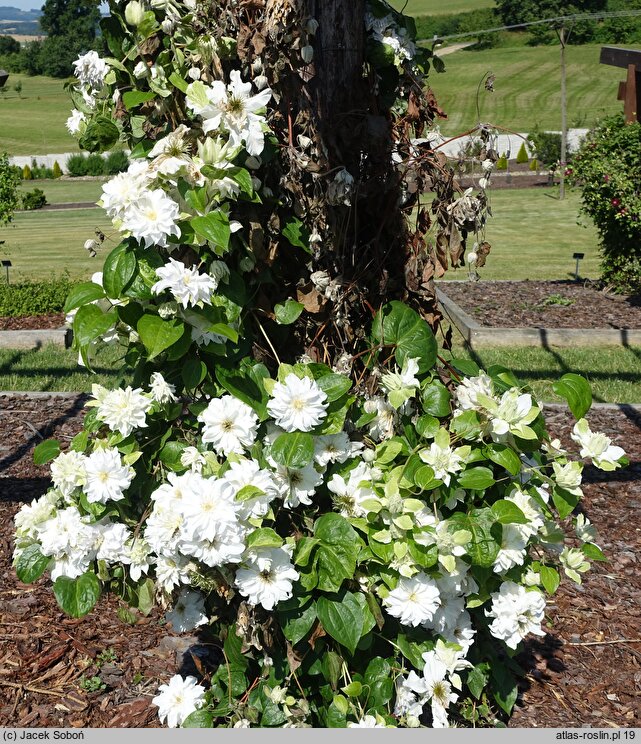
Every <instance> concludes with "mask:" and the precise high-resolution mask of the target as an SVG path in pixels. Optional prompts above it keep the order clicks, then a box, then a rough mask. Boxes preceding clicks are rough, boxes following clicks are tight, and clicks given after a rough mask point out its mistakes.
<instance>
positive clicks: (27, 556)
mask: <svg viewBox="0 0 641 744" xmlns="http://www.w3.org/2000/svg"><path fill="white" fill-rule="evenodd" d="M50 561H51V556H50V555H42V552H41V551H40V545H39V544H38V543H34V544H33V545H29V546H28V547H27V548H25V549H24V550H23V551H22V553H20V556H19V557H18V560H17V561H16V573H17V574H18V578H19V579H20V581H22V583H23V584H33V582H34V581H35V580H36V579H39V578H40V577H41V576H42V574H43V573H44V572H45V569H46V568H47V566H48V565H49V562H50Z"/></svg>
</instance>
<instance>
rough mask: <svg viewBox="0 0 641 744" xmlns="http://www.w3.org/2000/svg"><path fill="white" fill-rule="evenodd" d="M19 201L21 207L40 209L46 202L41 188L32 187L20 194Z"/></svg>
mask: <svg viewBox="0 0 641 744" xmlns="http://www.w3.org/2000/svg"><path fill="white" fill-rule="evenodd" d="M20 203H21V205H22V208H23V209H28V210H32V209H42V207H44V206H45V205H46V203H47V197H46V196H45V192H44V191H43V190H42V189H33V191H26V192H25V193H24V194H22V196H21V197H20Z"/></svg>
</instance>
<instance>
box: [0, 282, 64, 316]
mask: <svg viewBox="0 0 641 744" xmlns="http://www.w3.org/2000/svg"><path fill="white" fill-rule="evenodd" d="M74 285H75V282H72V281H71V280H70V279H69V277H61V278H57V279H53V280H52V281H48V282H20V283H18V284H6V283H5V282H2V283H1V284H0V317H4V318H20V317H24V316H27V315H49V314H51V313H60V312H62V309H63V307H64V304H65V300H66V299H67V295H68V294H69V292H70V290H71V288H72V287H73V286H74Z"/></svg>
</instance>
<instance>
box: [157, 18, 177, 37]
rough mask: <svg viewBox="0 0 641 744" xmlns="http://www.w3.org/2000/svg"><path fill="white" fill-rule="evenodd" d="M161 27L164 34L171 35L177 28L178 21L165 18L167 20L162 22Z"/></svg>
mask: <svg viewBox="0 0 641 744" xmlns="http://www.w3.org/2000/svg"><path fill="white" fill-rule="evenodd" d="M160 28H162V30H163V33H164V34H167V36H169V35H170V34H172V33H173V31H174V29H175V28H176V21H174V19H173V18H165V20H164V21H163V22H162V23H161V24H160Z"/></svg>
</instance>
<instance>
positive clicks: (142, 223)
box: [122, 189, 180, 248]
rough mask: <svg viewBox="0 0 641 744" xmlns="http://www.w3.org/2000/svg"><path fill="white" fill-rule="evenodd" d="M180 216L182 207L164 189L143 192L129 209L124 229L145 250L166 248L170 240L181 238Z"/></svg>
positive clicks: (125, 217) (125, 216)
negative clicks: (141, 244)
mask: <svg viewBox="0 0 641 744" xmlns="http://www.w3.org/2000/svg"><path fill="white" fill-rule="evenodd" d="M179 216H180V207H179V206H178V204H176V202H175V201H174V200H173V199H171V198H170V197H168V196H167V194H166V193H165V192H164V191H163V190H162V189H153V191H143V193H142V194H140V196H138V198H137V199H136V200H135V201H132V202H131V204H130V205H129V206H128V207H127V209H126V211H125V213H124V215H123V218H122V229H123V230H127V231H129V232H130V233H131V234H132V235H133V237H134V238H135V239H136V240H138V241H139V242H141V243H143V244H144V246H145V248H151V247H152V246H159V247H161V248H165V247H166V246H167V240H168V238H170V237H171V236H172V235H174V236H176V237H179V236H180V228H179V227H178V225H177V224H176V221H177V220H178V218H179Z"/></svg>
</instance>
